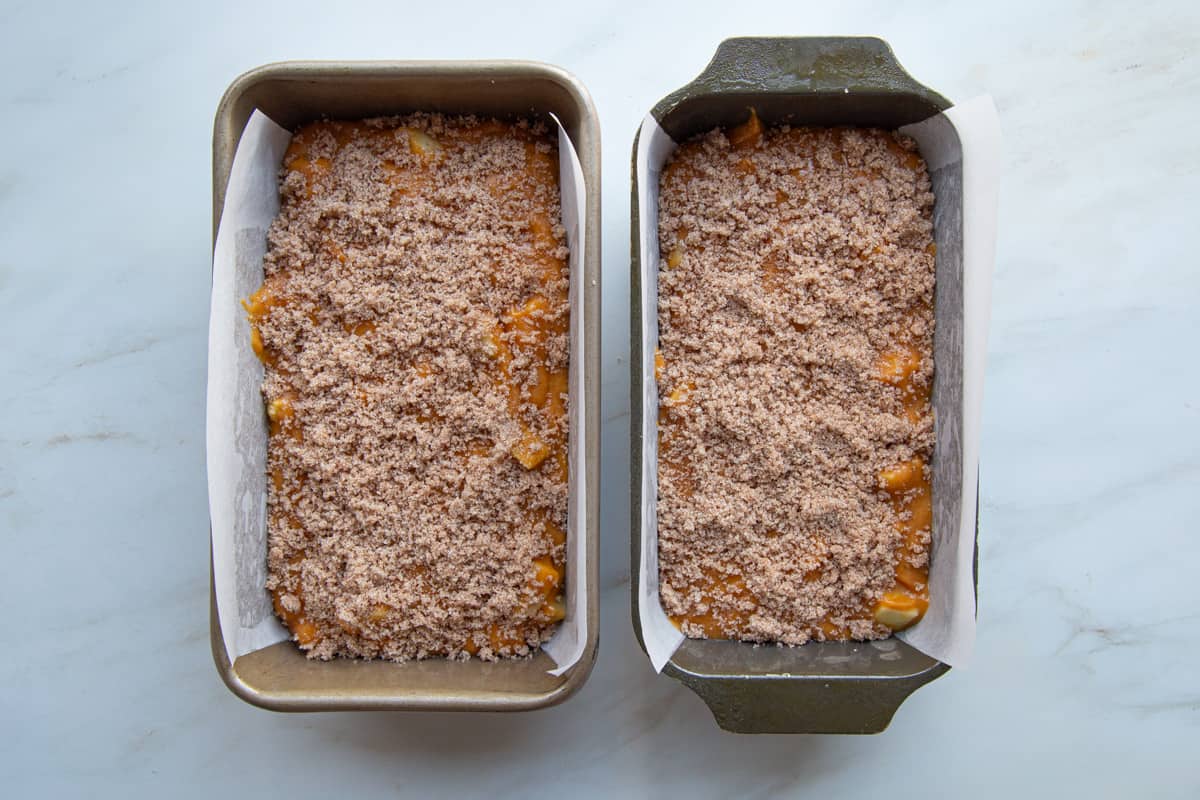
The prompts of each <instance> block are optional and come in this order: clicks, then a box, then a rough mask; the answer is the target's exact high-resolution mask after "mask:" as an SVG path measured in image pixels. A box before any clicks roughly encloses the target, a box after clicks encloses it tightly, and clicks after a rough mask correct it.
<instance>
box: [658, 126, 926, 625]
mask: <svg viewBox="0 0 1200 800" xmlns="http://www.w3.org/2000/svg"><path fill="white" fill-rule="evenodd" d="M659 191H660V194H659V204H660V205H659V212H660V216H659V231H658V232H659V244H660V250H661V253H662V260H661V265H660V268H659V276H658V279H659V290H658V291H659V294H658V303H659V305H658V323H659V347H660V352H659V354H658V359H659V360H658V365H659V369H658V372H659V374H660V378H659V382H658V391H659V404H660V415H659V431H660V441H659V471H658V478H659V496H658V546H659V563H660V587H661V589H660V593H661V600H662V604H663V607H664V609H665V611H666V612H667V614H668V615H670V616H671V618H672V619H673V620H674V621H675V622H676V624H678V625H679V626H680V628H681V630H682V631H683V632H684V633H685V634H686V635H688V636H692V637H719V638H732V639H741V640H746V641H754V642H781V643H786V644H802V643H804V642H806V641H808V640H809V639H810V638H816V639H843V638H853V639H875V638H882V637H886V636H888V635H890V634H891V632H892V630H893V629H898V628H900V627H904V626H905V625H907V624H912V622H913V621H914V620H915V619H917V618H919V615H920V613H923V611H924V604H925V603H926V601H927V594H926V591H927V587H926V586H925V582H926V581H927V577H926V576H927V569H928V553H929V515H930V513H931V512H930V510H929V509H930V505H929V491H928V486H929V481H928V468H927V466H926V465H927V464H928V461H929V457H930V455H931V453H932V446H933V419H932V414H931V412H930V409H929V403H928V397H929V388H930V386H931V382H932V376H933V361H932V337H933V326H934V321H933V289H934V255H933V252H934V250H933V243H932V222H931V217H932V208H933V195H932V193H931V190H930V182H929V178H928V175H927V173H926V169H925V165H924V162H923V161H922V160H921V159H920V157H919V155H917V153H916V147H915V144H914V143H913V142H912V141H911V140H909V139H907V138H905V137H903V136H899V135H897V134H893V133H889V132H885V131H881V130H868V129H850V128H840V129H789V128H786V127H785V128H777V129H771V130H768V131H766V132H765V133H763V132H761V129H760V128H758V123H757V119H756V118H753V117H752V118H751V121H750V123H747V125H744V126H741V127H740V128H739V129H737V130H736V131H731V132H730V133H729V134H726V133H724V132H722V131H719V130H718V131H713V132H711V133H708V134H707V135H704V136H700V137H698V138H696V139H694V140H692V141H690V142H688V143H685V144H683V145H682V146H680V147H679V148H678V150H677V151H676V153H675V154H674V155H673V157H672V160H671V162H670V163H669V164H668V165H667V167H666V168H665V170H664V172H663V174H662V178H661V182H660V190H659ZM897 465H900V466H897Z"/></svg>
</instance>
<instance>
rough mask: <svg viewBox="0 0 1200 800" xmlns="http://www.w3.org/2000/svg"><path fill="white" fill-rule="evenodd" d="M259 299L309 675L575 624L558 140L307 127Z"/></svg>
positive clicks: (523, 127)
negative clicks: (565, 590)
mask: <svg viewBox="0 0 1200 800" xmlns="http://www.w3.org/2000/svg"><path fill="white" fill-rule="evenodd" d="M280 193H281V209H280V212H279V215H278V217H277V219H276V220H275V223H274V224H273V226H272V227H271V230H270V233H269V238H268V242H269V244H268V254H267V257H266V259H265V272H266V279H265V282H264V285H263V288H262V289H260V290H259V292H257V293H256V294H255V295H254V296H253V297H252V298H250V300H249V301H248V303H247V310H248V311H249V312H250V315H251V319H252V322H253V323H254V325H253V332H252V335H253V337H254V344H255V348H256V350H257V351H258V352H259V353H260V356H261V357H262V358H263V360H264V362H265V363H266V364H267V371H266V379H265V382H264V385H263V394H264V397H265V399H266V402H267V404H268V416H269V417H270V419H271V436H270V440H269V447H268V468H269V470H270V474H271V481H270V487H269V496H268V512H269V514H268V517H269V521H268V535H269V557H268V558H269V563H268V572H269V579H268V584H267V588H268V589H269V590H270V591H271V592H272V594H273V596H274V599H275V607H276V611H277V613H278V614H279V616H280V617H281V618H282V619H283V620H284V622H285V623H286V624H287V625H288V627H289V628H290V629H291V631H292V633H293V636H294V638H295V639H296V641H297V642H298V643H299V644H300V646H301V647H303V648H304V649H306V650H307V651H308V653H309V655H310V656H312V657H316V658H322V659H328V658H331V657H334V656H355V657H364V658H374V657H382V658H388V659H395V660H405V659H412V658H424V657H428V656H435V655H446V656H450V657H459V658H467V657H469V655H471V654H478V655H479V656H480V657H481V658H485V659H494V658H497V657H499V656H501V655H528V654H529V653H530V652H531V651H533V650H534V649H536V648H538V647H539V646H540V645H541V644H542V643H543V642H545V641H547V640H548V639H549V638H550V636H551V635H552V633H553V632H554V629H555V623H556V622H558V621H559V620H561V619H562V616H563V605H562V584H563V580H562V578H563V572H564V569H563V567H564V557H565V552H564V543H565V535H564V533H563V531H564V530H565V528H566V507H567V483H566V477H567V475H566V471H567V465H566V442H567V418H566V408H567V402H568V398H567V388H566V387H567V382H566V374H567V373H566V370H567V330H568V319H569V309H568V304H567V285H568V284H567V281H568V275H567V266H566V257H567V249H566V245H565V236H564V231H563V228H562V226H561V224H560V221H559V220H560V206H559V194H558V161H557V154H556V143H555V140H554V139H553V138H552V137H551V136H550V135H549V133H548V132H547V131H546V129H545V128H544V126H542V125H540V124H531V123H528V122H518V123H515V124H510V123H501V122H497V121H489V120H479V119H475V118H471V117H457V118H452V117H443V116H440V115H436V114H416V115H412V116H409V117H404V118H387V119H372V120H366V121H364V122H319V123H313V124H311V125H307V126H305V127H303V128H301V129H300V130H299V131H298V132H297V133H296V135H295V136H294V138H293V140H292V144H291V146H290V148H289V150H288V153H287V155H286V156H285V161H284V167H283V170H282V173H281V183H280Z"/></svg>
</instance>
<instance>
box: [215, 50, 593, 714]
mask: <svg viewBox="0 0 1200 800" xmlns="http://www.w3.org/2000/svg"><path fill="white" fill-rule="evenodd" d="M255 109H259V110H261V111H262V112H263V113H265V114H266V115H267V116H268V117H270V118H271V119H273V120H274V121H275V122H277V123H279V124H280V125H283V126H285V127H287V128H290V129H293V130H294V129H295V128H296V127H297V126H298V125H300V124H302V123H305V122H309V121H312V120H316V119H324V118H332V119H361V118H364V117H372V116H381V115H397V114H405V113H409V112H413V111H436V112H443V113H447V114H476V115H481V116H496V117H501V118H504V117H514V116H523V117H543V118H545V117H547V115H548V114H553V115H554V116H556V117H557V118H558V119H559V121H560V122H561V123H562V125H563V127H564V128H565V130H566V132H567V134H568V135H569V136H570V138H571V141H572V143H573V144H574V146H575V149H576V151H577V153H578V155H579V160H580V163H581V165H582V169H583V175H584V184H585V187H586V189H585V193H586V199H585V206H586V208H585V210H584V220H583V224H584V226H585V230H586V235H585V251H584V253H583V254H582V262H581V263H582V269H583V276H582V278H583V280H582V282H581V287H582V292H581V293H580V297H579V298H578V302H577V305H576V306H574V307H573V308H572V314H582V315H583V332H584V348H585V349H584V359H583V360H584V363H583V364H582V365H581V368H582V370H583V372H582V386H583V390H582V394H583V397H582V398H575V397H572V398H571V402H572V403H576V402H582V403H583V404H584V421H585V424H584V430H583V431H582V432H575V431H572V436H579V438H578V439H577V440H576V442H577V444H576V446H578V447H582V448H583V449H584V453H583V459H584V464H585V472H586V477H587V480H586V497H585V498H584V504H585V508H586V514H585V515H584V516H585V519H583V520H580V522H579V525H578V531H579V532H580V533H581V534H582V535H583V536H584V538H585V558H584V562H585V563H582V564H576V570H575V574H576V576H577V578H576V579H577V580H583V581H586V585H587V590H588V591H587V597H588V600H587V603H586V607H585V608H584V609H582V610H580V611H579V612H578V613H583V614H586V618H587V637H586V640H585V647H584V653H583V655H582V657H581V658H580V660H579V661H578V663H576V664H575V665H574V666H573V667H572V668H571V669H570V670H568V671H567V672H566V673H565V674H563V675H561V676H558V677H555V676H553V675H550V674H548V673H547V670H548V669H551V668H553V667H554V662H553V661H552V660H551V659H550V657H549V656H547V655H546V654H545V653H543V652H541V651H539V652H538V653H537V654H536V655H535V656H534V657H533V658H530V659H512V660H502V661H498V662H490V663H485V662H482V661H479V660H477V659H471V660H470V661H466V662H455V661H449V660H446V659H430V660H424V661H410V662H407V663H402V664H399V663H393V662H388V661H379V660H376V661H355V660H351V659H335V660H332V661H312V660H309V659H308V658H306V657H305V656H304V654H303V653H302V652H301V651H300V650H299V649H298V648H297V647H296V646H295V644H294V643H292V642H291V641H283V642H278V643H276V644H274V645H271V646H269V647H266V648H263V649H261V650H258V651H255V652H252V653H248V654H246V655H243V656H241V657H239V658H237V659H231V658H230V654H229V653H228V652H227V651H226V648H225V644H224V641H223V639H222V636H221V627H220V620H219V617H218V610H217V603H216V594H215V592H211V593H210V594H211V604H210V605H211V613H210V635H211V641H212V652H213V659H214V661H215V662H216V666H217V670H218V672H219V673H220V674H221V677H222V679H224V681H225V683H226V684H227V685H228V686H229V688H230V689H231V690H232V691H233V692H234V694H236V695H237V696H238V697H241V698H242V699H244V700H246V701H247V702H249V703H252V704H254V705H257V706H262V707H265V708H270V709H274V710H278V711H344V710H368V709H381V710H387V709H421V710H464V711H519V710H526V709H533V708H540V707H544V706H549V705H553V704H555V703H558V702H561V701H563V700H565V699H566V698H567V697H569V696H570V695H571V694H572V693H573V692H575V691H576V690H578V689H579V687H580V686H581V685H582V684H583V682H584V681H585V680H586V679H587V676H588V674H589V673H590V672H591V669H592V666H593V664H594V663H595V659H596V646H597V632H598V628H599V618H598V617H599V612H598V609H599V591H598V586H597V566H596V559H597V547H598V542H597V535H598V527H599V526H598V517H597V508H598V499H599V461H600V459H599V450H600V448H599V407H600V329H599V324H600V131H599V123H598V121H597V117H596V110H595V108H594V106H593V105H592V101H591V98H590V97H589V95H588V93H587V91H586V89H584V87H583V85H582V84H580V83H579V82H578V81H577V80H576V79H575V78H574V77H573V76H571V75H570V74H568V73H566V72H564V71H563V70H561V69H558V68H556V67H553V66H549V65H546V64H540V63H535V62H528V61H427V62H415V61H386V62H338V61H329V62H287V63H278V64H270V65H267V66H263V67H259V68H257V69H254V70H252V71H250V72H248V73H246V74H244V75H242V76H241V77H239V78H238V79H236V80H235V81H234V82H233V83H232V85H230V87H229V89H228V90H227V91H226V92H225V95H224V97H223V98H222V99H221V102H220V105H219V106H218V108H217V114H216V121H215V125H214V130H213V237H214V242H215V238H216V232H217V229H218V226H219V225H220V222H221V210H222V207H223V206H224V201H225V189H226V186H227V184H228V181H229V175H230V170H231V167H232V164H233V157H234V153H235V152H236V150H237V146H238V142H239V140H240V138H241V135H242V131H243V129H244V127H245V125H246V122H247V120H248V119H249V118H250V116H251V114H252V113H253V111H254V110H255ZM210 574H211V568H210Z"/></svg>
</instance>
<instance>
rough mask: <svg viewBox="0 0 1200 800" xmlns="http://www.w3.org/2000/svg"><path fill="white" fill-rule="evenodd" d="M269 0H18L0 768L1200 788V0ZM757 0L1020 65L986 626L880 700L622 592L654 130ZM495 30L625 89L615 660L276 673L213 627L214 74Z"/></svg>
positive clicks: (611, 568)
mask: <svg viewBox="0 0 1200 800" xmlns="http://www.w3.org/2000/svg"><path fill="white" fill-rule="evenodd" d="M242 5H243V4H242V3H233V2H217V1H216V0H214V1H213V2H209V3H203V4H194V3H193V4H187V5H180V6H178V7H174V6H176V4H169V3H164V4H159V3H138V4H133V3H129V4H125V3H104V4H84V3H79V4H77V5H72V4H65V3H35V2H24V3H16V2H13V3H5V4H4V5H3V6H2V7H0V64H2V65H3V69H0V75H2V76H3V77H2V78H0V117H2V118H3V121H4V122H3V125H2V126H0V243H2V246H0V342H2V343H3V346H2V348H0V537H2V541H3V553H2V555H0V608H2V609H3V610H4V617H5V620H6V623H7V624H6V626H5V628H6V633H7V636H8V638H9V640H10V646H9V647H7V648H6V655H5V656H4V657H3V658H2V659H0V719H2V720H3V721H4V728H5V733H4V735H3V736H2V737H0V786H3V787H4V789H3V790H0V791H2V793H3V794H5V795H6V796H13V797H22V796H65V795H67V794H70V795H77V794H87V795H91V796H102V795H108V794H112V795H118V793H119V796H141V795H149V794H152V793H161V792H163V791H169V792H171V794H172V795H177V796H211V795H213V794H214V793H217V792H222V791H228V790H231V789H234V788H241V789H245V790H252V791H254V792H255V794H249V793H247V794H246V795H245V796H258V797H273V796H296V797H299V796H308V795H319V794H326V793H327V792H337V791H338V790H339V789H342V788H348V787H355V788H358V789H361V790H362V791H363V793H364V796H371V795H376V794H384V793H385V792H386V793H392V794H409V795H418V796H422V795H425V796H448V795H451V794H455V795H463V796H473V795H477V794H482V793H485V792H486V793H487V794H489V795H493V796H506V795H522V796H538V795H552V796H561V795H563V794H564V792H565V791H566V787H567V786H569V785H571V784H576V785H578V786H579V787H581V788H582V789H586V790H589V791H592V792H596V793H606V792H610V791H611V792H616V791H621V792H623V793H625V794H628V795H629V796H651V795H654V794H656V793H661V792H664V791H669V792H671V793H672V794H678V795H680V796H686V797H723V796H735V795H743V794H745V795H756V796H783V795H804V794H814V795H815V794H817V793H822V794H825V795H826V796H846V795H849V794H851V793H860V794H865V795H876V794H880V795H882V794H883V793H885V792H888V793H894V792H896V791H897V790H896V787H897V785H900V786H902V787H905V788H906V789H911V788H913V787H927V786H930V785H932V784H935V783H936V785H937V786H939V787H940V789H941V791H939V792H936V793H935V794H943V793H944V794H945V795H946V796H972V797H998V798H1009V797H1012V796H1013V795H1014V793H1015V792H1017V791H1022V790H1024V792H1029V791H1030V790H1032V792H1031V793H1032V794H1033V795H1035V796H1038V795H1047V794H1050V793H1051V792H1052V791H1055V790H1057V791H1062V792H1067V793H1069V796H1081V797H1105V796H1114V797H1119V796H1133V795H1137V794H1140V793H1141V790H1143V789H1144V790H1147V793H1148V794H1152V795H1154V796H1178V797H1186V796H1195V795H1196V793H1197V792H1200V768H1198V767H1197V762H1196V755H1197V752H1198V750H1197V745H1198V744H1200V684H1198V683H1197V679H1196V676H1197V673H1198V670H1197V666H1196V664H1197V662H1198V661H1200V645H1198V644H1197V640H1198V636H1197V634H1198V633H1200V610H1198V609H1200V600H1198V599H1197V592H1196V588H1195V587H1196V585H1197V582H1196V580H1195V576H1194V570H1195V566H1194V564H1195V562H1196V561H1197V559H1200V523H1198V522H1197V519H1198V518H1200V377H1198V375H1200V372H1198V371H1197V361H1198V359H1197V356H1196V347H1197V344H1196V343H1197V341H1200V310H1198V304H1200V270H1198V266H1200V264H1198V263H1197V256H1196V243H1195V238H1194V237H1195V235H1196V228H1197V211H1198V208H1200V196H1198V191H1197V190H1198V189H1200V144H1198V140H1197V137H1196V131H1197V129H1198V126H1200V14H1198V13H1197V11H1196V7H1195V6H1194V5H1193V4H1189V3H1186V2H1178V3H1173V4H1171V3H1145V4H1129V7H1126V6H1124V5H1118V4H1115V3H1114V4H1105V5H1101V4H1093V3H1086V4H1085V3H1076V4H1071V5H1061V6H1060V5H1058V4H1053V5H1052V4H1048V3H1029V4H1015V3H1004V4H989V6H988V8H989V9H991V10H989V11H987V12H981V11H971V10H968V9H967V8H966V6H968V5H973V4H966V3H963V4H956V3H939V4H936V5H930V6H928V7H915V6H914V7H907V6H905V5H903V4H901V3H896V2H872V3H864V4H856V5H855V8H854V9H838V8H835V5H836V4H833V3H820V4H805V3H797V2H780V3H765V2H764V3H757V4H753V3H739V4H734V6H735V8H733V9H731V8H730V4H728V3H720V4H714V5H713V6H712V7H711V8H709V9H702V8H701V7H700V6H699V5H697V4H689V5H687V6H684V7H682V8H685V9H687V10H686V11H684V13H680V10H678V9H677V10H675V11H672V12H668V11H666V10H663V11H658V10H650V9H649V6H650V4H648V3H639V4H621V3H606V4H597V5H596V7H595V8H594V10H590V11H588V12H587V13H586V14H585V13H584V12H583V11H573V12H567V14H566V15H565V16H555V14H556V12H557V11H558V10H559V8H560V7H561V8H567V7H568V4H553V3H545V4H543V5H542V6H541V7H540V8H537V9H531V10H530V11H529V12H528V13H519V14H514V13H512V12H506V11H500V10H498V8H499V6H501V5H503V4H496V3H484V2H466V1H464V2H459V3H453V4H440V5H434V6H418V7H416V8H414V6H413V4H411V3H398V2H380V3H374V4H371V5H362V6H356V7H355V10H354V11H352V12H334V11H331V10H330V8H331V6H332V5H334V4H330V3H320V4H318V3H308V2H305V0H291V2H288V3H272V4H262V5H256V7H255V8H254V9H252V10H247V11H241V10H240V7H241V6H242ZM245 5H250V4H245ZM1134 5H1137V6H1138V10H1136V11H1133V10H1131V8H1132V6H1134ZM639 16H640V17H644V20H645V24H644V25H641V26H638V25H636V24H635V22H636V18H637V17H639ZM239 17H240V18H242V21H241V22H238V21H237V20H238V18H239ZM746 33H767V34H805V33H807V34H817V33H875V34H879V35H882V36H883V37H884V38H886V39H888V40H889V41H890V42H891V43H892V45H893V47H894V48H895V50H896V52H897V53H898V55H899V56H900V58H901V60H902V61H903V62H904V64H905V65H906V66H907V67H908V68H909V70H910V71H911V72H912V73H913V74H914V75H915V76H916V77H917V78H918V79H919V80H922V81H924V82H925V83H927V84H928V85H930V86H933V87H935V88H938V89H939V90H941V91H942V92H943V93H945V94H947V95H948V96H949V97H951V98H958V99H965V98H967V97H970V96H973V95H975V94H978V93H982V92H991V93H992V94H993V95H994V96H995V98H996V102H997V105H998V106H999V108H1000V113H1001V116H1002V119H1003V123H1004V127H1005V133H1006V136H1007V148H1008V151H1007V161H1006V168H1005V179H1004V184H1003V191H1002V195H1001V220H1000V241H999V247H998V259H997V273H996V285H995V288H996V291H995V307H994V317H993V319H994V321H993V325H992V334H991V335H992V338H991V346H990V357H991V361H990V364H989V369H988V386H987V401H986V408H985V417H984V441H983V463H982V480H983V488H982V493H983V494H982V497H983V505H982V520H981V528H982V534H981V545H982V552H981V562H982V563H981V579H980V614H979V646H978V655H977V661H976V663H975V665H974V666H972V667H971V668H970V669H964V670H957V671H954V672H952V673H951V674H949V675H948V676H946V677H945V678H943V679H941V680H939V681H937V682H936V683H934V684H932V685H930V686H928V687H926V688H925V689H923V690H921V691H920V692H918V693H917V694H916V695H915V696H914V697H913V698H912V699H911V700H910V701H909V702H908V703H907V704H905V705H904V706H903V707H902V708H901V709H900V712H899V713H898V714H897V716H896V719H895V721H894V722H893V724H892V726H891V728H890V729H889V730H888V731H887V732H886V733H884V734H883V735H881V736H877V737H867V738H848V737H843V738H830V737H737V736H733V735H729V734H724V733H721V732H720V731H719V730H718V729H717V728H716V727H715V725H714V724H713V723H712V720H711V718H710V716H709V714H708V712H707V710H706V709H705V708H704V706H703V705H702V704H701V702H700V701H699V700H698V699H697V698H696V697H695V696H693V695H692V694H691V693H689V692H688V691H686V690H685V689H683V688H682V687H681V686H679V685H678V684H675V683H674V682H672V681H669V680H667V679H659V678H656V677H655V676H654V675H653V674H652V672H651V670H650V668H649V665H648V662H647V661H646V659H645V657H644V656H643V655H642V654H641V652H640V651H639V650H638V649H637V646H636V644H635V643H634V640H633V635H632V631H631V628H630V623H629V604H628V598H627V595H628V549H627V548H628V538H627V537H628V530H627V528H628V526H627V519H628V513H627V506H628V500H627V494H626V487H627V484H626V480H627V478H626V476H627V469H628V454H627V428H628V420H629V416H628V381H627V377H626V367H627V355H628V353H627V351H628V335H627V325H628V304H627V297H628V288H627V287H628V242H629V237H628V211H629V207H628V198H629V194H628V181H629V167H628V164H629V147H630V143H631V140H632V136H633V132H634V128H635V126H636V124H637V122H638V121H639V120H640V118H641V117H642V115H644V114H645V112H646V111H647V110H648V109H649V107H650V106H651V105H652V104H653V103H654V102H655V101H656V100H657V99H659V98H660V97H661V96H662V95H664V94H666V93H667V92H669V91H671V90H673V89H675V88H676V87H678V86H680V85H682V84H683V83H685V82H686V81H687V80H689V79H690V78H691V77H692V76H693V75H694V74H695V73H696V72H698V71H699V70H700V69H701V67H702V66H703V65H704V64H705V63H706V61H707V59H708V57H709V56H710V55H711V53H712V51H713V49H714V47H715V46H716V44H717V42H718V41H719V40H721V39H722V38H724V37H725V36H728V35H734V34H746ZM494 56H499V57H504V56H507V57H522V58H534V59H541V60H545V61H549V62H553V63H557V64H560V65H562V66H564V67H566V68H568V69H570V70H571V71H573V72H575V73H576V74H577V75H578V76H579V77H580V78H581V79H582V80H583V81H584V82H585V83H586V84H587V85H588V86H589V87H590V88H591V91H592V93H593V95H594V97H595V100H596V104H597V106H598V108H599V110H600V114H601V118H602V124H603V133H604V162H605V173H604V232H603V233H604V281H605V283H604V304H605V307H604V329H605V337H604V414H603V416H604V426H605V428H604V451H603V458H604V485H603V498H602V505H603V509H604V517H603V520H602V529H603V546H602V550H603V563H602V565H601V573H602V578H603V586H604V595H603V623H602V636H601V653H600V660H599V664H598V667H597V669H596V671H595V672H594V674H593V676H592V678H591V680H590V682H589V683H588V684H587V685H586V686H585V687H584V689H583V690H582V692H581V693H580V694H579V695H578V696H577V697H575V698H574V699H572V700H570V701H569V702H568V703H566V704H565V705H563V706H560V707H557V708H554V709H551V710H548V711H543V712H537V713H531V714H525V715H517V716H481V715H434V714H412V715H381V714H330V715H294V716H284V715H277V714H271V713H268V712H264V711H259V710H256V709H254V708H251V707H250V706H247V705H245V704H243V703H242V702H241V701H239V700H237V699H235V698H234V697H233V696H232V695H231V694H229V692H228V691H227V690H226V689H225V687H224V686H223V685H222V684H221V682H220V681H219V679H218V678H217V675H216V672H215V671H214V669H213V666H212V663H211V660H210V657H209V647H208V553H207V550H208V538H207V503H206V495H205V478H204V451H203V442H204V438H203V399H204V392H203V387H204V370H205V344H206V322H207V316H208V279H209V274H208V273H209V256H210V244H211V242H210V238H209V237H210V230H209V208H210V207H209V198H210V195H209V191H210V190H209V180H210V161H209V158H210V149H209V148H210V132H211V123H212V115H213V111H214V109H215V106H216V102H217V99H218V98H219V97H220V94H221V92H222V91H223V89H224V87H225V86H226V85H227V84H228V83H229V81H230V80H232V79H233V78H234V77H235V76H236V75H237V74H238V73H239V72H241V71H242V70H243V69H246V68H248V67H251V66H254V65H256V64H259V63H262V62H266V61H271V60H276V59H286V58H302V57H331V58H349V57H354V58H434V57H437V58H458V57H464V58H465V57H494ZM14 638H15V643H13V642H12V639H14ZM935 776H936V777H935ZM84 785H87V786H89V787H90V790H89V791H86V792H85V791H84V790H83V789H82V787H83V786H84ZM285 790H286V791H287V793H288V794H287V795H284V791H285ZM829 792H833V795H829V794H828V793H829ZM464 793H465V794H464ZM238 794H242V793H241V792H238Z"/></svg>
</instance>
